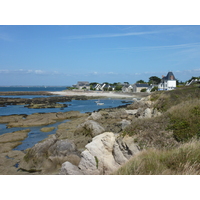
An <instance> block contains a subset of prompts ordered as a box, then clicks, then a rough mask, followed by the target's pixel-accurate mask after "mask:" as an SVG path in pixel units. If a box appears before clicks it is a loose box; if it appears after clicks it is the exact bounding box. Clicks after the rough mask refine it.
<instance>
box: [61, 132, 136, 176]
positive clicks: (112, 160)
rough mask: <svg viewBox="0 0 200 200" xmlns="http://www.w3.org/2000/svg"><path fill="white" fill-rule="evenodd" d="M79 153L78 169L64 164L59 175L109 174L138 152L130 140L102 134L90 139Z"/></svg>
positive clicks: (109, 133)
mask: <svg viewBox="0 0 200 200" xmlns="http://www.w3.org/2000/svg"><path fill="white" fill-rule="evenodd" d="M85 148H86V150H84V151H83V152H82V153H81V160H80V163H79V165H78V167H75V166H73V165H71V164H69V163H68V162H67V163H64V164H63V165H62V168H61V171H60V174H74V175H75V174H80V173H82V174H85V175H98V174H110V173H112V172H113V171H115V170H117V169H118V168H119V167H120V166H121V165H122V164H124V163H125V162H126V161H127V160H128V159H130V158H131V156H133V155H135V154H136V153H138V152H139V150H138V149H137V146H136V145H135V144H134V143H133V138H132V140H131V139H130V138H126V140H123V139H122V138H117V139H116V136H115V134H114V133H112V132H105V133H102V134H100V135H98V136H96V137H94V138H93V139H92V142H90V143H89V144H87V145H86V146H85Z"/></svg>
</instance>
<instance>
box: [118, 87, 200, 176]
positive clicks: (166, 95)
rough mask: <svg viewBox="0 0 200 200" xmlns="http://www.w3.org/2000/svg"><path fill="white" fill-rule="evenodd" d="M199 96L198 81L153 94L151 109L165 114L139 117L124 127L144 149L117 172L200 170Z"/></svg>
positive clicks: (126, 133)
mask: <svg viewBox="0 0 200 200" xmlns="http://www.w3.org/2000/svg"><path fill="white" fill-rule="evenodd" d="M199 99H200V88H199V86H198V85H193V86H189V87H182V88H178V89H176V90H173V91H159V92H155V93H153V94H152V95H150V96H149V102H148V105H149V107H150V109H153V110H156V111H158V112H161V113H162V114H161V115H160V116H156V117H151V118H140V117H139V118H136V119H134V120H132V122H131V124H130V125H129V126H128V127H127V128H126V129H125V130H124V131H123V135H129V136H132V137H134V142H136V143H137V145H138V146H139V147H140V150H142V151H141V153H139V154H138V155H137V156H135V157H133V158H132V159H131V160H129V161H128V162H127V163H126V164H125V165H124V166H123V167H121V168H120V169H119V170H118V171H117V172H115V174H199V173H200V171H199V169H200V141H199V137H200V101H199ZM136 104H137V103H135V105H134V104H133V105H131V106H132V108H136V107H137V105H136ZM134 106H135V107H134ZM146 107H147V106H146Z"/></svg>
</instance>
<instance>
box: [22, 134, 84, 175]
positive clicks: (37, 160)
mask: <svg viewBox="0 0 200 200" xmlns="http://www.w3.org/2000/svg"><path fill="white" fill-rule="evenodd" d="M66 161H70V162H71V163H73V164H75V165H77V164H78V163H79V161H80V154H79V153H78V152H77V151H76V148H75V145H74V143H73V142H72V141H70V140H68V139H65V140H58V139H57V138H56V136H55V135H51V136H50V137H49V138H48V139H47V140H45V141H43V142H40V143H37V144H36V145H35V146H34V147H32V148H31V149H29V150H28V152H27V153H26V155H25V156H24V159H23V161H22V162H21V163H20V168H21V169H23V170H26V171H29V172H33V171H34V172H37V171H41V172H42V173H45V172H46V173H47V172H53V171H55V172H56V171H58V170H59V168H60V167H61V165H62V163H64V162H66Z"/></svg>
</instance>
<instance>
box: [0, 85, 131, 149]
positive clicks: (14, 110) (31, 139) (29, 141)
mask: <svg viewBox="0 0 200 200" xmlns="http://www.w3.org/2000/svg"><path fill="white" fill-rule="evenodd" d="M66 89H67V87H65V86H62V87H57V86H40V87H22V86H21V87H0V91H2V92H5V91H9V92H11V91H49V92H51V91H52V92H54V91H63V90H66ZM1 97H3V98H5V97H8V98H30V99H31V98H35V97H45V96H40V95H22V96H0V98H1ZM95 101H100V103H104V104H103V105H97V104H96V102H95ZM62 103H64V104H68V107H66V108H64V109H60V108H44V109H32V108H27V107H24V105H9V106H6V107H0V116H6V115H13V114H27V115H30V114H33V113H50V112H67V111H72V110H73V111H80V112H81V113H86V112H94V111H97V110H99V109H102V108H114V107H118V106H122V105H126V104H130V103H131V101H130V100H128V102H127V100H126V99H112V98H105V99H100V100H98V99H90V100H72V101H71V102H62ZM67 121H68V120H65V121H62V122H57V123H55V124H50V125H47V126H41V127H40V126H37V127H28V128H27V127H26V128H22V127H15V128H7V126H6V124H0V135H2V134H5V133H11V132H14V131H19V130H23V129H30V130H31V131H30V132H29V133H28V137H27V138H26V139H25V140H24V141H22V144H21V145H19V146H17V147H16V148H15V149H14V150H21V151H24V150H26V149H27V148H31V147H33V146H34V145H35V144H36V143H38V142H39V141H42V140H44V139H45V138H46V137H48V135H50V134H55V133H56V130H57V127H58V125H59V124H61V123H65V122H67ZM49 126H50V127H52V126H54V127H55V129H54V130H53V131H51V132H48V133H44V132H42V131H40V129H41V128H42V127H49Z"/></svg>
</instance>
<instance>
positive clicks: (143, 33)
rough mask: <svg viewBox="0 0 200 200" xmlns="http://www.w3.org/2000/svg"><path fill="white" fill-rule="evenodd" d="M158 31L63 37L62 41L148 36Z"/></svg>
mask: <svg viewBox="0 0 200 200" xmlns="http://www.w3.org/2000/svg"><path fill="white" fill-rule="evenodd" d="M156 33H159V31H148V32H129V33H114V34H113V33H112V34H94V35H77V36H69V37H64V38H63V39H90V38H110V37H125V36H137V35H148V34H156Z"/></svg>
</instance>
